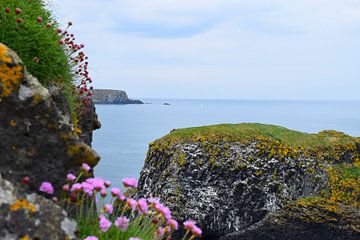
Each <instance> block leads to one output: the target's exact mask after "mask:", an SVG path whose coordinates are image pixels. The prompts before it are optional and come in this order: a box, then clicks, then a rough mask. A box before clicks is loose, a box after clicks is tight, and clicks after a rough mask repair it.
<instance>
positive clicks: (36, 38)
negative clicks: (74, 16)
mask: <svg viewBox="0 0 360 240" xmlns="http://www.w3.org/2000/svg"><path fill="white" fill-rule="evenodd" d="M6 8H10V12H9V13H6V12H5V9H6ZM16 8H19V9H21V13H20V14H16V13H15V9H16ZM38 17H41V18H42V19H43V21H42V22H41V23H39V22H37V18H38ZM20 18H21V19H22V22H21V23H18V22H17V19H20ZM47 23H50V24H51V27H47V26H46V24H47ZM57 28H58V24H57V23H56V21H55V20H54V19H53V17H52V15H51V12H50V11H49V10H48V9H47V8H46V5H45V2H44V1H43V0H32V1H24V0H11V1H10V0H8V1H5V0H1V1H0V42H1V43H3V44H5V45H7V46H8V47H9V48H11V49H12V50H14V51H15V52H16V53H17V54H18V55H19V57H20V58H21V59H22V61H23V62H24V64H25V66H26V68H27V70H28V72H30V73H31V74H32V75H33V76H35V77H36V78H37V79H38V80H39V81H40V82H41V83H42V84H43V85H44V86H46V87H48V86H50V85H55V86H57V87H59V88H60V89H62V90H63V91H64V92H65V95H66V98H67V100H68V103H69V105H70V109H71V111H72V112H71V114H72V116H73V120H74V116H75V115H76V114H75V99H74V97H73V95H72V89H73V83H72V80H73V75H72V73H71V62H70V58H69V57H70V56H69V55H68V54H67V53H66V51H65V49H64V46H63V45H60V44H59V41H60V40H61V36H60V35H58V34H57V33H56V29H57Z"/></svg>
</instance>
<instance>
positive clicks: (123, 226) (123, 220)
mask: <svg viewBox="0 0 360 240" xmlns="http://www.w3.org/2000/svg"><path fill="white" fill-rule="evenodd" d="M115 226H116V227H117V228H118V229H120V230H121V231H126V230H127V228H128V226H129V219H128V218H127V217H118V218H117V219H116V220H115Z"/></svg>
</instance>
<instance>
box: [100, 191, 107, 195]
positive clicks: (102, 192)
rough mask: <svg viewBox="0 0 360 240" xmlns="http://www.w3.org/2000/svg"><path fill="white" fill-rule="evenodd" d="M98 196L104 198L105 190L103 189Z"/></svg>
mask: <svg viewBox="0 0 360 240" xmlns="http://www.w3.org/2000/svg"><path fill="white" fill-rule="evenodd" d="M100 195H101V196H102V197H106V195H107V192H106V190H105V189H103V190H101V192H100Z"/></svg>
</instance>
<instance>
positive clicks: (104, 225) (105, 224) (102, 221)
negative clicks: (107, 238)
mask: <svg viewBox="0 0 360 240" xmlns="http://www.w3.org/2000/svg"><path fill="white" fill-rule="evenodd" d="M99 227H100V231H102V232H107V231H108V230H109V228H110V227H111V222H110V221H109V220H108V219H107V218H106V217H104V216H103V215H100V217H99Z"/></svg>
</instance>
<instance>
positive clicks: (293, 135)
mask: <svg viewBox="0 0 360 240" xmlns="http://www.w3.org/2000/svg"><path fill="white" fill-rule="evenodd" d="M254 138H267V139H273V140H277V141H279V142H281V143H283V144H285V145H287V146H293V147H304V148H309V147H310V148H315V147H326V146H336V145H346V144H351V145H352V144H354V142H360V138H354V137H351V136H348V135H346V134H344V133H341V132H336V131H323V132H320V133H318V134H309V133H303V132H299V131H292V130H289V129H287V128H284V127H279V126H275V125H266V124H259V123H241V124H220V125H213V126H203V127H194V128H184V129H177V130H174V131H172V132H171V133H170V134H168V135H166V136H165V137H163V138H161V139H159V141H160V142H163V141H167V142H187V141H202V140H206V141H209V142H213V143H216V142H226V141H230V142H231V141H240V142H243V141H247V140H251V139H254Z"/></svg>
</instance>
